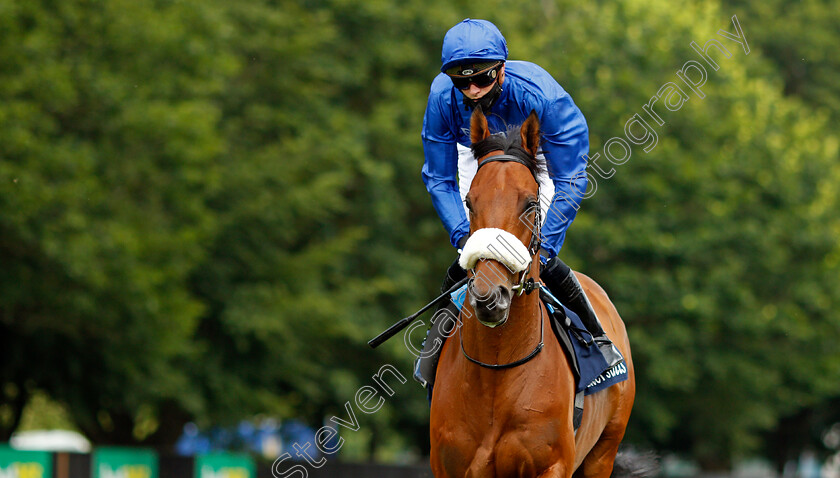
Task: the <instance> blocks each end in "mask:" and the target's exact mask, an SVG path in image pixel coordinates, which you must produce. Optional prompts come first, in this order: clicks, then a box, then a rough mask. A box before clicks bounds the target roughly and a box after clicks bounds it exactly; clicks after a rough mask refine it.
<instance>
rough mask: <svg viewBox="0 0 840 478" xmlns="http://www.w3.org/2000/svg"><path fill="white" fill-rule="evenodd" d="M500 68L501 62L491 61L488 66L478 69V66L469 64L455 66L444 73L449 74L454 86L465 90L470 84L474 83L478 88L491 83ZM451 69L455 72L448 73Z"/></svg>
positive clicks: (496, 76)
mask: <svg viewBox="0 0 840 478" xmlns="http://www.w3.org/2000/svg"><path fill="white" fill-rule="evenodd" d="M476 66H478V65H476ZM481 66H484V65H481ZM501 68H502V63H501V62H497V63H493V64H492V65H491V66H490V67H489V68H486V67H485V68H483V69H481V70H480V71H479V70H478V68H473V67H471V66H457V67H454V68H450V69H449V70H447V71H446V74H447V75H449V78H450V79H451V80H452V84H453V85H455V88H458V89H459V90H466V89H468V88H469V87H470V84H474V85H475V86H477V87H479V88H484V87H485V86H489V85H491V84H493V82H494V81H496V78H498V76H499V70H501ZM453 70H455V71H456V72H457V73H450V71H453ZM474 71H478V73H473V72H474Z"/></svg>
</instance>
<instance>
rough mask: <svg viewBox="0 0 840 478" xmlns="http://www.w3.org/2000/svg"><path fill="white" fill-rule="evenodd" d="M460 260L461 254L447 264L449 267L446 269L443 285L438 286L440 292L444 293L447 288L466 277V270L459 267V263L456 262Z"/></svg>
mask: <svg viewBox="0 0 840 478" xmlns="http://www.w3.org/2000/svg"><path fill="white" fill-rule="evenodd" d="M460 260H461V255H460V254H458V256H457V257H456V258H455V262H453V263H452V265H451V266H449V269H447V270H446V277H445V278H444V279H443V285H441V287H440V293H441V294H442V293H444V292H446V291H448V290H449V288H450V287H452V286H453V285H455V284H456V283H457V282H458V281H460V280H461V279H463V278H464V277H467V271H465V270H464V269H462V268H461V264H459V263H458V262H459V261H460Z"/></svg>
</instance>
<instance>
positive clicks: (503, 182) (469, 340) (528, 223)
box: [430, 108, 636, 478]
mask: <svg viewBox="0 0 840 478" xmlns="http://www.w3.org/2000/svg"><path fill="white" fill-rule="evenodd" d="M539 128H540V125H539V119H538V118H537V115H536V114H535V113H533V112H532V113H531V115H530V116H529V117H528V119H527V120H526V121H525V123H524V124H523V125H522V126H521V128H519V130H518V131H516V130H511V131H510V132H508V136H509V138H512V139H508V142H513V143H514V144H513V146H512V147H501V146H500V147H499V148H498V149H497V150H495V151H490V152H488V153H486V154H483V155H482V156H481V157H478V158H477V159H478V165H479V166H478V168H479V169H478V171H477V172H476V174H475V177H474V178H473V181H472V184H471V187H470V191H469V194H468V195H467V200H466V204H467V208H468V209H469V211H470V228H471V231H470V239H469V241H474V239H475V240H478V239H476V238H478V237H480V236H483V237H484V238H485V239H484V240H486V238H487V237H490V236H495V237H497V238H500V239H502V242H505V243H506V244H501V245H498V247H496V248H495V249H496V250H497V252H498V251H499V250H502V249H505V246H509V247H507V249H508V250H509V251H512V253H504V252H502V253H500V254H490V253H488V254H487V255H486V256H483V257H482V258H481V259H479V260H477V261H476V262H474V264H465V263H464V259H463V256H464V254H462V266H464V265H466V266H467V267H465V268H467V269H470V272H469V274H470V277H471V280H470V282H469V286H468V288H467V299H466V300H465V301H464V305H463V308H462V311H461V315H460V318H459V322H458V325H459V327H458V329H457V331H455V332H453V335H452V337H451V339H450V340H447V341H446V342H445V345H444V347H443V350H442V352H441V357H440V361H439V363H438V367H437V375H436V380H435V386H434V389H433V393H432V403H431V417H430V439H431V454H430V457H431V466H432V471H433V472H434V474H435V476H436V477H437V478H455V477H458V478H461V477H469V478H484V477H506V478H513V477H517V478H526V477H527V478H530V477H540V478H555V477H570V476H572V474H573V473H574V475H575V476H576V477H579V476H582V477H586V478H590V477H592V478H594V477H607V476H610V473H611V472H612V469H613V463H614V461H615V457H616V454H617V452H618V446H619V444H620V442H621V440H622V438H623V437H624V432H625V429H626V427H627V421H628V420H629V418H630V410H631V408H632V406H633V400H634V396H635V388H636V385H635V378H634V375H633V361H632V358H631V355H630V343H629V341H628V338H627V331H626V329H625V327H624V323H623V322H622V320H621V317H619V315H618V312H617V311H616V309H615V307H614V306H613V304H612V303H611V302H610V299H609V298H608V297H607V294H606V293H605V292H604V290H603V289H602V288H601V287H600V286H599V285H598V284H597V283H595V281H593V280H592V279H590V278H589V277H587V276H585V275H583V274H580V273H576V274H577V276H578V280H579V281H580V283H581V285H582V286H583V288H584V290H585V292H586V294H587V296H588V297H589V300H590V301H591V303H592V306H593V307H594V309H595V312H596V313H597V314H598V317H599V318H600V319H601V322H602V325H603V328H604V330H605V331H606V332H607V335H608V336H609V337H610V339H612V341H613V343H614V344H615V345H616V347H618V349H619V350H620V351H621V353H622V355H623V356H624V359H625V361H626V364H627V373H628V378H627V380H625V381H623V382H620V383H618V384H615V385H613V386H611V387H609V388H607V389H604V390H602V391H600V392H597V393H594V394H592V395H588V396H586V398H585V402H584V412H583V418H582V422H581V425H580V428H579V429H578V430H577V432H575V431H574V429H573V422H572V420H573V402H574V397H575V387H576V384H575V378H574V375H573V372H572V368H571V365H570V364H569V362H568V360H567V358H566V355H565V354H564V352H563V349H562V348H561V346H560V345H559V343H558V342H557V340H556V339H555V338H554V336H553V335H552V334H553V332H552V329H551V325H550V320H551V319H550V317H549V316H548V313H547V311H546V310H545V307H544V305H543V304H542V302H541V301H540V299H539V294H537V293H533V294H532V293H528V294H522V293H521V292H522V291H523V288H525V286H526V284H527V283H528V282H530V281H529V280H528V279H532V280H533V281H535V282H538V281H539V273H540V261H539V257H538V254H539V252H538V250H535V248H534V247H533V246H534V243H535V239H534V238H533V236H534V235H538V234H539V222H540V219H539V218H540V216H539V196H538V194H539V189H538V188H539V186H538V183H537V182H536V179H535V178H536V172H537V162H536V159H535V158H536V154H537V150H538V149H539V143H540V131H539ZM516 133H518V134H516ZM470 135H471V138H470V139H471V140H472V142H473V151H474V152H477V151H480V150H481V148H479V147H477V146H480V145H479V144H478V143H480V142H482V141H484V142H485V145H486V142H488V141H491V140H488V138H490V137H491V135H490V132H489V129H488V125H487V119H486V118H485V116H484V115H483V113H482V112H481V110H480V108H476V110H475V112H473V114H472V117H471V119H470ZM511 135H513V136H511ZM493 137H494V138H495V137H497V135H493ZM484 149H487V148H486V147H485V148H484ZM490 149H493V148H490ZM476 156H478V154H476ZM523 219H524V220H523ZM486 231H491V232H490V233H489V236H488V234H485V232H486ZM469 241H468V243H467V244H466V245H465V247H464V253H466V250H467V249H468V248H470V242H469ZM529 243H530V244H531V248H530V249H528V248H527V247H526V246H525V244H529ZM537 244H538V243H537ZM538 248H539V247H538V246H537V247H536V249H538ZM484 249H485V250H488V249H490V250H492V249H493V247H489V248H487V247H485V248H484ZM526 251H527V252H526ZM490 252H492V251H490ZM523 255H525V256H526V257H527V259H529V261H528V260H526V261H524V262H527V264H522V262H523V261H520V264H518V265H517V264H515V263H514V262H516V260H514V259H512V258H511V257H514V258H515V257H518V256H519V259H521V256H523ZM500 256H501V257H500ZM487 257H490V258H489V259H488V258H487ZM516 292H518V294H516Z"/></svg>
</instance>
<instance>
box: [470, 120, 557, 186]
mask: <svg viewBox="0 0 840 478" xmlns="http://www.w3.org/2000/svg"><path fill="white" fill-rule="evenodd" d="M470 148H471V149H472V152H473V156H475V159H479V158H483V157H484V156H487V155H488V154H490V153H492V152H493V151H499V150H501V151H504V153H505V154H509V155H511V156H516V157H517V158H519V159H521V160H523V161H525V164H527V165H528V168H529V169H530V170H531V174H533V175H534V177H536V176H537V173H539V172H540V171H541V170H542V169H543V168H541V167H540V165H539V163H537V158H536V157H534V156H532V155H531V153H529V152H528V150H527V149H525V148H524V147H522V139H521V137H520V136H519V126H511V127H510V128H508V129H507V131H503V132H501V133H496V134H492V135H490V136H488V137H486V138H484V139H483V140H481V141H479V142H478V143H473V144H472V146H470Z"/></svg>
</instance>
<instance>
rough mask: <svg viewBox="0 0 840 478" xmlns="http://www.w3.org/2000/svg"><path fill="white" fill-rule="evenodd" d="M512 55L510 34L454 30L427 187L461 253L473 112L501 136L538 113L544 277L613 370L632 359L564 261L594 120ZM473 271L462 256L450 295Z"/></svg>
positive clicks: (429, 112)
mask: <svg viewBox="0 0 840 478" xmlns="http://www.w3.org/2000/svg"><path fill="white" fill-rule="evenodd" d="M507 57H508V49H507V43H506V41H505V38H504V37H503V36H502V34H501V32H499V29H498V28H496V26H495V25H493V24H492V23H490V22H488V21H486V20H473V19H469V18H467V19H465V20H463V21H461V22H460V23H458V24H457V25H455V26H454V27H452V28H451V29H450V30H449V31H448V32H447V33H446V36H445V37H444V39H443V51H442V54H441V60H442V62H443V64H442V66H441V69H440V70H441V73H440V74H438V75H437V77H435V79H434V81H432V86H431V92H430V93H429V102H428V105H427V106H426V114H425V116H424V118H423V131H422V138H423V150H424V153H425V158H426V159H425V163H424V164H423V170H422V176H423V182H424V183H425V185H426V189H427V190H428V191H429V194H430V195H431V197H432V204H433V205H434V207H435V210H436V211H437V213H438V216H440V219H441V221H442V222H443V225H444V227H445V228H446V230H447V231H448V232H449V240H450V242H451V243H452V245H453V246H455V248H456V249H458V252H459V253H460V249H461V248H462V247H463V246H464V244H465V243H466V241H467V238H468V236H469V233H470V224H469V220H468V219H467V218H468V215H467V212H466V206H465V203H464V199H465V197H466V195H467V193H468V192H469V190H470V183H471V182H472V178H473V176H474V175H475V173H476V170H477V166H478V165H477V161H476V159H475V157H473V154H472V151H471V150H470V147H469V146H470V131H469V129H470V115H471V114H472V110H473V109H474V108H476V107H481V108H482V111H483V112H484V113H485V115H486V117H487V122H488V125H489V127H490V130H491V131H496V132H499V131H504V130H506V129H507V127H508V125H517V124H522V123H523V122H524V121H525V119H526V118H527V117H528V115H529V114H530V113H531V111H536V113H537V115H538V116H539V119H540V129H541V131H542V138H543V142H542V149H543V152H541V153H540V154H539V155H538V156H537V161H538V162H539V163H540V164H541V166H542V168H541V172H540V174H539V176H538V179H539V183H540V203H541V205H542V211H541V212H542V216H541V217H543V218H545V219H544V223H543V225H542V249H541V250H540V260H541V262H542V264H543V265H542V267H541V272H540V278H541V279H542V281H543V282H544V283H545V285H546V286H547V287H548V288H549V290H550V291H551V292H552V294H553V295H554V296H555V297H557V298H558V299H559V300H560V301H561V302H562V303H563V304H565V305H566V306H567V307H569V308H570V309H571V310H573V311H574V312H575V313H576V314H578V315H579V316H580V318H581V320H582V321H583V324H584V325H585V326H586V328H587V329H588V331H589V332H590V333H591V334H592V336H593V338H594V341H595V343H596V344H597V345H598V347H599V349H600V350H601V352H602V353H603V354H604V358H606V360H607V363H608V364H609V365H610V367H612V366H614V365H616V364H618V363H620V362H621V361H622V360H623V357H622V356H621V353H620V352H619V351H618V350H617V349H616V347H615V346H614V345H613V344H612V342H611V341H610V339H609V338H607V335H606V333H604V330H603V328H602V327H601V324H600V322H599V320H598V317H597V316H596V315H595V311H594V310H593V309H592V305H591V304H590V303H589V300H588V299H587V298H586V295H585V294H584V292H583V288H582V287H581V285H580V283H579V282H578V280H577V278H576V277H575V275H574V273H573V272H572V270H571V269H570V268H569V266H567V265H566V264H565V263H563V261H561V260H560V259H559V258H558V257H557V253H558V252H559V251H560V247H561V246H562V245H563V240H564V239H565V236H566V230H567V229H568V228H569V225H570V224H571V223H572V221H573V220H574V218H575V215H576V213H577V210H578V208H579V207H580V202H581V199H582V197H583V194H584V191H585V190H586V184H587V178H586V171H585V169H586V155H587V154H588V153H589V130H588V128H587V126H586V120H585V119H584V117H583V114H582V113H581V112H580V110H579V109H578V107H577V106H576V105H575V103H574V102H573V101H572V98H571V96H569V94H568V93H567V92H566V91H565V90H564V89H563V88H562V87H561V86H560V85H559V84H558V83H557V82H556V81H555V80H554V78H552V77H551V75H549V74H548V72H546V71H545V70H544V69H542V68H540V67H539V66H537V65H535V64H533V63H529V62H525V61H513V60H511V61H507ZM546 163H547V168H546ZM466 274H467V273H466V271H465V270H464V269H462V268H461V267H460V265H458V260H457V259H456V260H455V262H454V263H453V264H452V266H450V267H449V270H448V271H447V274H446V276H445V278H444V281H443V286H442V287H441V292H444V291H446V290H448V289H449V288H450V287H452V286H453V285H454V284H455V283H456V282H458V281H459V280H461V279H463V278H464V277H466ZM439 329H440V327H436V326H432V327H430V329H429V332H428V333H427V337H426V340H425V342H424V351H423V352H424V353H423V354H421V356H420V358H418V359H417V362H416V364H415V373H414V376H415V379H416V380H417V381H419V382H420V383H421V384H423V385H424V386H428V385H429V383H430V382H433V381H434V375H435V369H436V367H437V359H438V354H439V353H440V349H441V345H442V343H443V342H442V340H441V338H440V337H441V335H442V333H441V331H440V330H439ZM434 349H436V350H434Z"/></svg>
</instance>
